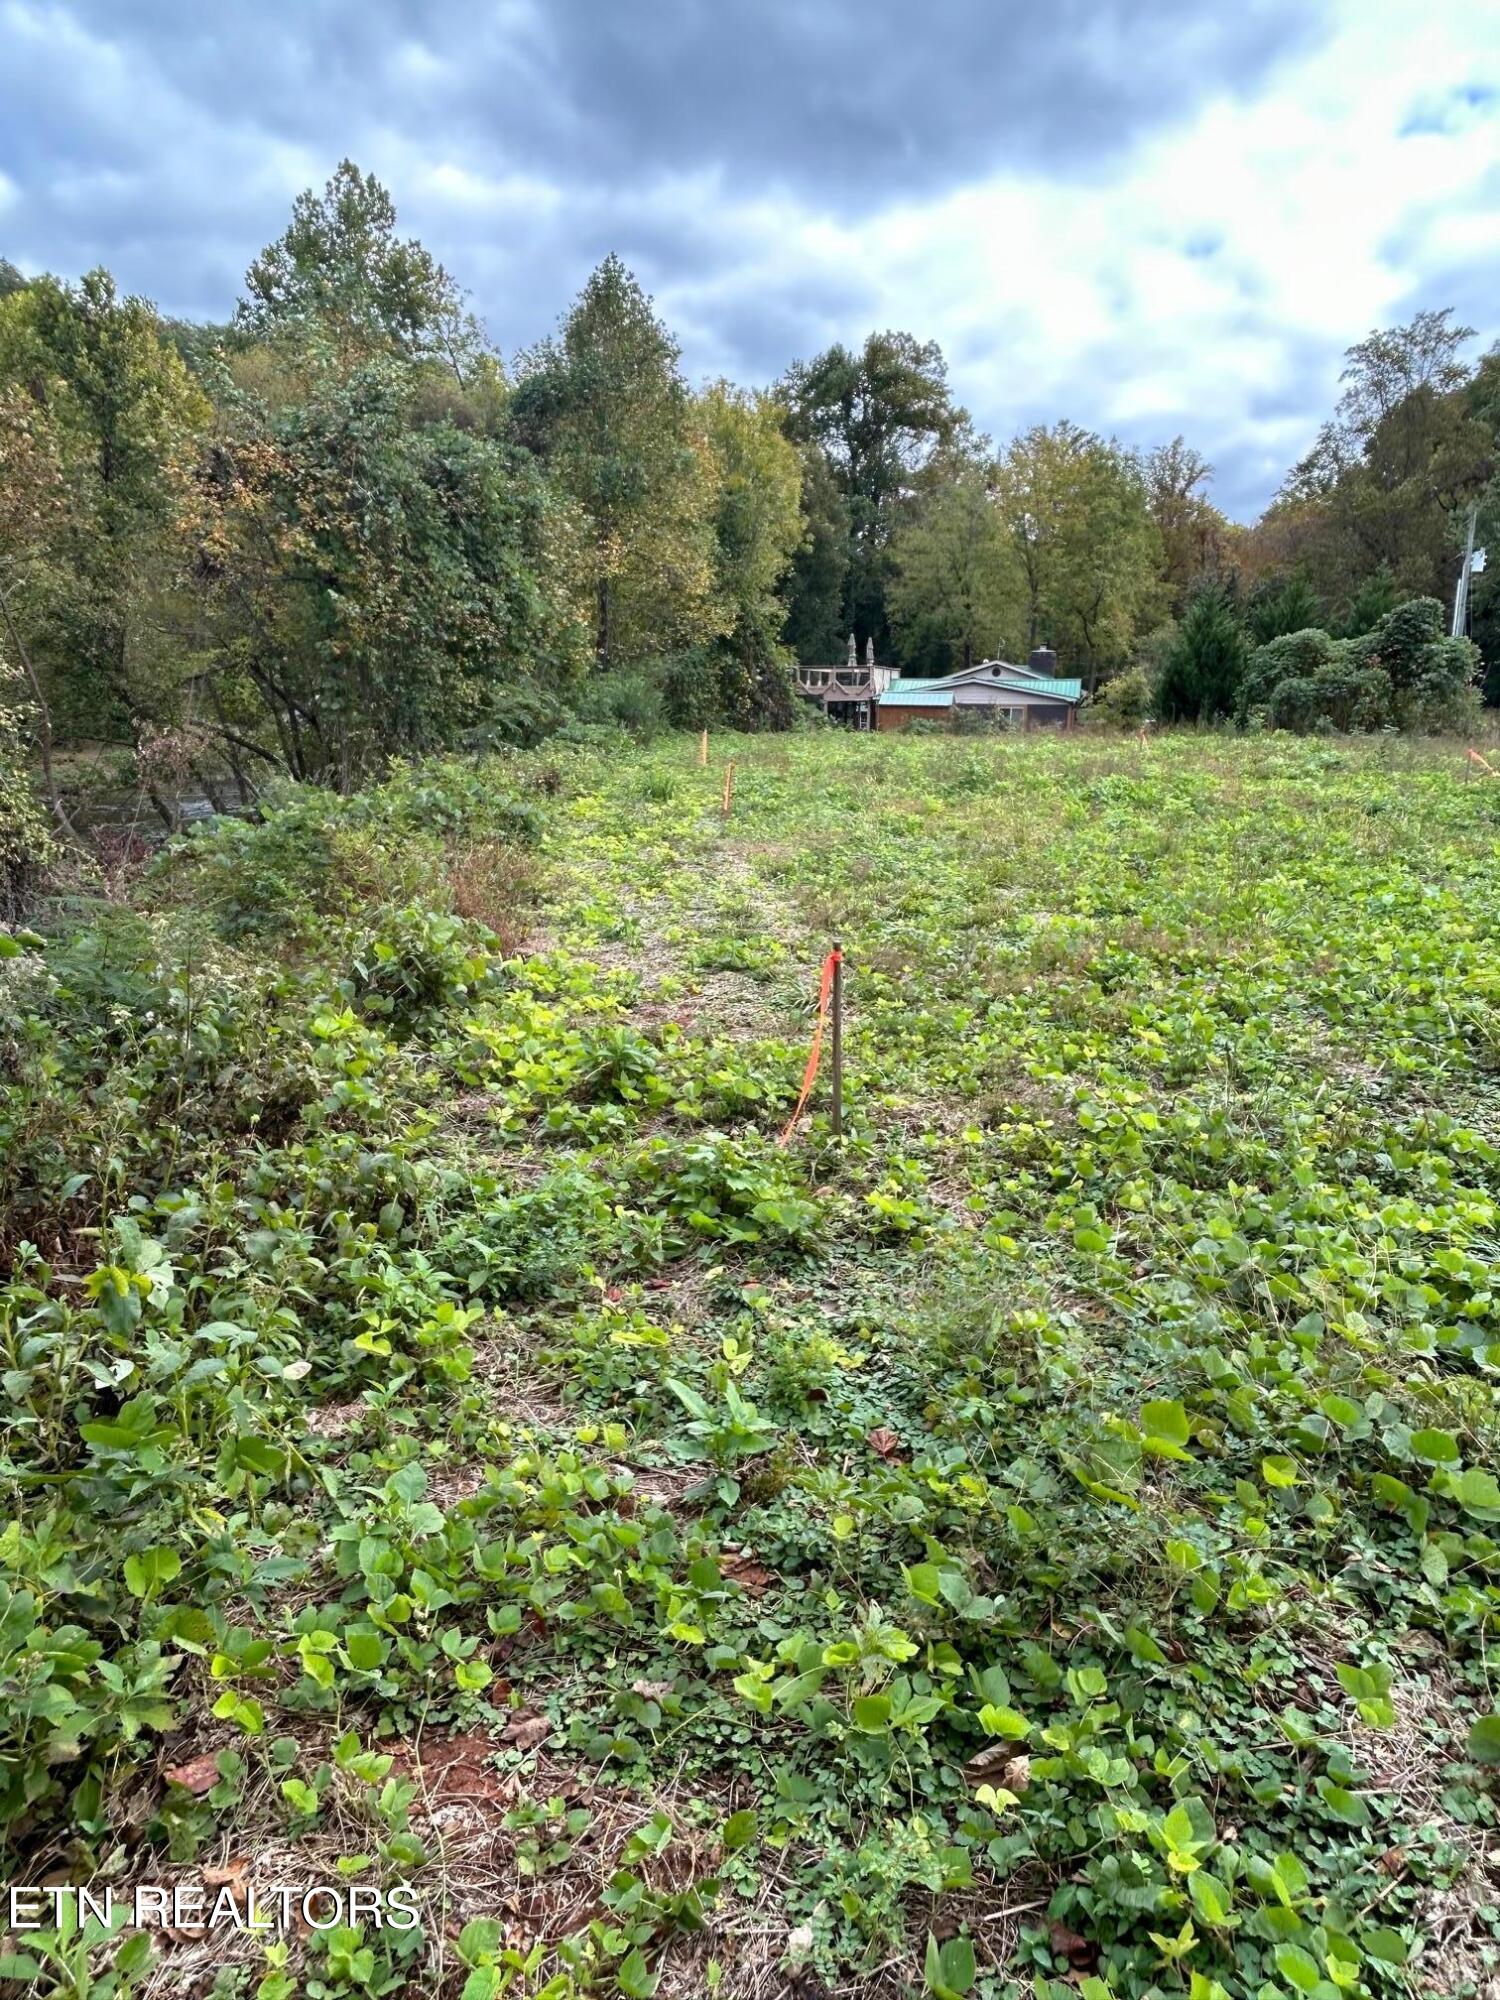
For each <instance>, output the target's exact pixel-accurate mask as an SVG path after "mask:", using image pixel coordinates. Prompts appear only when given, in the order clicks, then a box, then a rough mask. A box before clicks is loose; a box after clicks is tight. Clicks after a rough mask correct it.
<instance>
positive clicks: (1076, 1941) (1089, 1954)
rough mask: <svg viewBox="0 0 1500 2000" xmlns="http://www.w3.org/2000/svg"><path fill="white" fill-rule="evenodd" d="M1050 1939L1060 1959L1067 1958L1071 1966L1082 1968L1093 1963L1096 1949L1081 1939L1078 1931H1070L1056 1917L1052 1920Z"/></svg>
mask: <svg viewBox="0 0 1500 2000" xmlns="http://www.w3.org/2000/svg"><path fill="white" fill-rule="evenodd" d="M1049 1937H1050V1940H1051V1944H1052V1949H1053V1951H1054V1952H1056V1954H1057V1956H1058V1957H1059V1958H1065V1959H1066V1960H1067V1961H1068V1963H1069V1965H1074V1966H1079V1967H1082V1966H1085V1965H1088V1964H1089V1963H1090V1962H1091V1961H1092V1959H1093V1956H1094V1947H1093V1946H1092V1945H1091V1944H1090V1943H1089V1941H1088V1939H1087V1938H1085V1937H1080V1936H1079V1935H1078V1933H1077V1931H1070V1930H1069V1929H1068V1927H1067V1925H1066V1924H1061V1923H1059V1922H1058V1921H1057V1919H1056V1918H1055V1917H1054V1918H1053V1920H1052V1925H1051V1929H1050V1931H1049Z"/></svg>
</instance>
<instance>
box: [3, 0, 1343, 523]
mask: <svg viewBox="0 0 1500 2000" xmlns="http://www.w3.org/2000/svg"><path fill="white" fill-rule="evenodd" d="M1326 32H1327V23H1326V21H1325V19H1324V16H1323V14H1322V13H1321V11H1320V10H1319V9H1318V8H1309V7H1308V6H1307V5H1306V4H1305V0H1243V4H1237V5H1235V6H1233V7H1217V6H1207V5H1204V4H1203V0H1007V4H999V5H996V4H986V0H925V4H914V0H489V4H486V5H483V6H479V7H476V6H474V5H473V4H464V3H463V0H420V4H419V0H262V4H258V5H256V6H254V7H251V6H249V5H244V4H241V5H226V4H223V0H220V4H217V5H215V4H212V0H209V4H204V0H192V4H188V3H187V0H0V255H8V256H9V257H11V258H13V259H14V260H16V261H17V262H19V263H21V264H22V265H23V266H24V267H25V268H28V269H37V268H47V269H52V270H56V271H59V272H61V273H63V274H65V275H69V276H71V275H76V274H77V273H78V272H80V271H82V270H84V269H86V268H88V267H89V266H90V265H92V264H95V263H105V264H107V265H109V267H110V268H111V269H112V270H113V271H114V272H115V273H116V275H117V276H118V277H119V279H120V280H121V282H122V283H123V284H124V285H126V286H127V287H128V288H130V289H133V290H137V291H141V292H143V293H145V294H147V295H148V296H150V297H153V298H155V299H156V300H157V301H158V302H159V303H160V304H161V306H162V308H163V309H164V310H165V311H168V312H175V313H181V314H185V315H191V316H197V317H223V316H224V315H226V314H227V313H228V312H229V310H230V309H231V308H232V306H233V303H234V300H235V297H236V295H237V293H238V291H239V289H240V284H241V280H242V277H243V273H244V270H245V267H246V265H247V264H248V262H249V260H250V258H251V257H252V256H253V255H254V254H255V253H256V252H257V251H258V250H259V249H260V247H261V246H262V245H263V244H264V243H266V242H267V241H269V240H270V239H271V238H272V237H274V236H275V235H276V234H277V233H278V232H279V231H280V229H281V228H282V227H283V226H284V223H285V219H286V216H287V212H288V209H289V207H290V203H291V199H292V197H293V196H294V195H295V194H296V192H297V191H298V190H299V189H301V188H303V187H306V186H308V185H320V184H321V183H322V181H323V180H324V179H325V178H326V177H327V175H328V174H329V172H330V171H331V170H332V168H333V167H334V165H335V164H336V163H337V161H338V160H339V158H341V157H343V156H345V155H348V156H350V157H352V158H354V159H356V160H358V161H359V163H360V164H361V165H362V166H364V167H366V168H367V169H370V170H372V171H374V172H376V173H377V174H379V175H380V177H381V178H382V179H383V180H384V181H386V183H387V184H388V185H389V186H390V187H391V189H392V191H393V193H394V194H395V196H396V199H397V202H398V206H399V209H400V213H401V220H402V224H403V226H404V227H405V228H407V229H410V230H413V231H415V232H416V233H417V234H419V235H420V236H421V237H422V239H423V241H424V242H426V243H428V244H429V245H430V247H431V248H433V249H434V250H435V251H436V252H437V254H438V255H439V256H440V257H441V258H442V259H443V261H444V262H445V263H446V264H447V265H448V267H449V269H450V270H451V271H452V272H453V273H454V275H455V276H456V277H457V278H458V279H459V281H460V282H461V283H463V284H464V285H466V286H467V287H468V288H469V290H470V292H471V293H472V296H473V302H474V304H475V306H476V308H477V310H478V311H479V312H480V314H481V316H482V317H483V318H484V320H485V322H486V324H487V325H488V327H489V329H490V332H491V334H492V337H493V338H495V339H496V340H497V341H498V342H499V344H500V345H501V346H502V348H503V349H505V350H506V352H507V353H513V352H514V351H515V349H516V348H517V347H518V346H520V345H522V344H525V343H528V342H530V341H532V340H534V339H536V338H537V337H538V336H539V335H540V334H542V333H545V332H546V331H548V330H549V329H550V328H551V326H552V325H553V324H554V322H555V320H556V318H557V315H558V313H559V312H560V311H561V310H562V309H563V308H564V307H565V305H566V304H567V301H568V299H569V298H570V297H571V296H572V295H573V294H574V293H575V292H576V291H577V289H578V287H579V285H580V284H581V283H582V281H583V279H584V278H585V276H586V275H587V273H588V271H589V269H590V268H591V267H592V266H593V265H594V264H595V263H596V262H597V261H598V259H599V258H600V257H601V256H603V255H604V254H605V252H606V251H609V250H617V251H618V252H619V253H620V254H621V255H622V256H623V257H624V258H625V259H626V261H627V262H628V263H629V264H631V266H632V267H633V268H634V269H635V270H636V271H637V272H638V274H639V275H640V277H641V278H642V281H643V282H644V283H645V284H646V285H647V287H648V288H649V289H651V290H653V291H655V292H656V293H657V294H658V297H659V299H660V300H661V303H662V305H663V308H664V310H665V311H666V313H667V316H668V318H669V319H670V321H671V323H672V325H673V327H674V330H675V331H676V332H677V333H678V335H679V337H680V338H681V340H682V342H683V347H684V355H685V361H686V364H687V366H688V368H689V370H690V372H692V373H693V374H695V375H696V374H700V373H704V372H719V371H721V370H722V371H724V372H728V373H731V374H733V375H735V376H736V377H738V378H739V379H743V380H748V381H766V380H769V379H771V378H772V377H773V376H775V375H776V374H778V373H779V372H780V371H781V369H782V368H783V367H784V366H785V365H786V364H787V362H788V361H790V360H791V359H792V358H793V357H794V356H799V355H800V356H806V355H810V354H812V353H814V352H816V351H817V350H818V349H819V348H820V347H823V346H826V345H827V344H828V342H829V341H830V340H831V339H835V338H845V339H858V338H859V337H860V335H861V333H862V332H863V331H864V330H865V328H866V327H868V326H869V325H871V324H875V323H878V324H887V323H892V322H894V323H896V324H904V325H906V326H909V327H910V328H911V329H912V330H913V331H914V332H917V333H918V334H919V335H921V336H922V337H924V338H925V337H932V336H937V337H939V338H945V340H946V344H947V347H948V352H949V357H950V362H951V363H952V365H953V375H954V381H955V387H956V389H957V390H958V393H959V394H960V395H961V396H965V397H966V400H968V401H969V402H970V403H971V405H972V406H973V413H974V416H975V419H976V421H977V422H978V423H979V424H980V425H981V426H982V427H985V428H989V429H991V430H993V431H994V432H996V434H997V435H998V436H1000V437H1001V438H1003V437H1004V436H1006V435H1008V434H1009V431H1010V430H1011V429H1012V428H1013V427H1014V425H1015V424H1016V423H1017V422H1018V421H1022V420H1024V418H1025V416H1026V415H1027V414H1028V406H1029V400H1030V399H1029V392H1028V390H1027V388H1026V386H1025V385H1024V384H1016V385H1015V389H1014V393H1010V391H1009V390H1008V391H1007V401H1006V402H1005V404H1004V405H1003V406H1002V407H1001V408H986V407H985V406H984V398H983V395H982V394H980V395H976V394H974V393H973V392H972V390H970V389H969V388H967V387H966V382H965V379H964V368H965V363H967V362H972V363H974V372H973V373H972V374H971V376H970V380H971V381H974V382H976V383H977V382H980V381H982V380H983V379H985V377H986V376H987V375H988V377H989V378H990V379H993V378H994V368H993V365H992V366H991V367H990V368H988V369H986V367H985V365H984V364H985V362H986V361H988V362H990V363H991V364H993V362H994V358H995V354H996V352H997V351H998V349H999V348H1000V347H1003V345H1004V343H1005V340H1006V328H1007V326H1008V325H1009V324H1011V323H1012V312H1013V308H1014V305H1015V300H1014V299H1013V298H1010V299H1007V298H1003V297H997V298H995V300H994V302H993V311H992V312H991V313H990V314H989V315H988V324H987V332H986V333H983V334H979V335H976V334H975V333H974V331H973V328H972V326H971V327H969V328H967V329H965V328H962V327H959V326H954V327H952V328H951V329H950V328H947V327H945V326H943V325H941V324H932V323H929V315H930V314H931V313H932V311H933V306H932V302H931V300H930V299H929V297H928V295H927V293H926V290H925V288H924V286H923V283H922V279H921V276H920V275H915V276H911V275H909V277H908V281H907V286H908V287H909V290H910V293H911V296H910V297H909V300H908V298H907V297H906V295H905V294H906V289H907V288H906V287H900V286H897V287H896V288H894V289H893V286H892V284H891V282H890V276H889V272H888V271H886V270H884V269H883V268H881V266H882V263H883V259H884V255H885V245H886V241H887V234H888V232H887V227H886V219H887V218H888V217H890V216H892V215H893V214H895V213H896V212H897V211H908V212H909V211H911V210H914V209H920V207H921V205H922V204H923V203H929V202H933V201H937V200H940V199H941V198H942V197H944V196H946V195H949V194H951V193H953V192H954V191H956V190H959V189H963V188H967V187H972V186H974V185H976V184H977V183H980V182H983V181H984V180H985V179H986V177H988V176H991V175H993V174H996V173H1000V172H1010V173H1019V174H1024V175H1028V176H1033V177H1036V178H1037V179H1038V181H1039V182H1040V183H1041V184H1043V185H1051V186H1052V187H1053V188H1054V190H1055V189H1056V187H1057V186H1058V185H1061V186H1062V187H1063V188H1064V189H1076V190H1077V191H1078V196H1079V198H1080V199H1083V198H1084V197H1085V196H1086V194H1087V192H1088V191H1089V190H1091V189H1097V188H1098V187H1100V186H1101V185H1108V184H1109V182H1110V181H1111V180H1112V179H1113V178H1114V177H1116V176H1117V175H1123V174H1124V173H1125V172H1126V170H1127V167H1128V164H1129V161H1130V158H1131V156H1132V153H1133V152H1138V151H1139V149H1140V148H1141V147H1142V146H1143V145H1144V144H1146V143H1147V142H1148V141H1150V140H1151V139H1153V138H1154V137H1156V136H1157V135H1159V134H1162V133H1165V132H1167V131H1170V130H1171V129H1172V128H1173V127H1174V126H1176V125H1178V124H1181V123H1184V122H1185V121H1187V120H1189V119H1190V118H1191V117H1192V116H1194V115H1195V114H1196V113H1197V112H1198V111H1199V110H1200V109H1201V108H1202V107H1203V106H1204V104H1206V103H1208V102H1210V101H1219V102H1222V101H1231V102H1232V101H1234V100H1236V99H1254V98H1255V97H1256V94H1257V93H1258V92H1261V91H1263V90H1265V89H1266V88H1267V87H1268V84H1269V83H1271V82H1272V81H1273V78H1272V72H1273V70H1276V68H1277V66H1278V65H1285V64H1288V63H1291V62H1293V61H1294V60H1296V59H1298V58H1299V57H1302V56H1303V55H1305V54H1306V52H1307V51H1308V49H1309V48H1310V47H1313V46H1316V45H1317V44H1318V43H1319V42H1320V39H1321V38H1322V37H1323V36H1324V35H1325V34H1326ZM810 232H812V234H810ZM816 232H824V233H825V235H826V237H827V240H828V241H829V242H831V243H832V245H833V246H834V247H833V249H832V250H831V251H830V252H829V255H828V259H827V262H826V264H825V262H824V261H823V259H822V256H821V254H820V250H819V247H818V245H819V241H821V240H822V238H820V237H817V235H816ZM850 242H857V243H858V244H859V245H860V246H861V248H860V250H859V253H858V258H867V259H868V266H866V265H865V264H862V263H861V262H859V261H858V258H856V261H855V262H853V263H851V261H850V257H849V255H848V254H847V246H848V244H849V243H850ZM1219 250H1220V242H1219V233H1218V231H1217V228H1216V227H1215V226H1209V227H1207V228H1205V229H1204V230H1203V231H1202V232H1200V233H1199V234H1198V235H1197V236H1196V237H1195V238H1194V239H1193V241H1192V242H1191V243H1184V245H1183V246H1182V254H1183V256H1184V257H1185V258H1191V259H1194V260H1198V261H1204V260H1208V261H1211V260H1213V259H1214V258H1215V257H1216V256H1217V255H1218V253H1219ZM901 268H903V269H905V270H907V271H908V273H909V274H910V273H912V272H916V271H918V268H919V267H918V266H917V265H915V264H912V263H911V262H910V261H908V262H907V263H906V264H904V265H903V266H902V267H901ZM1095 276H1096V280H1097V282H1098V284H1099V286H1100V296H1101V297H1102V298H1103V299H1105V300H1106V301H1107V300H1108V299H1109V298H1111V297H1112V296H1113V293H1112V291H1111V286H1114V287H1115V289H1116V290H1118V292H1119V298H1120V303H1121V311H1120V314H1119V318H1118V342H1117V343H1116V344H1117V345H1118V348H1119V350H1120V353H1119V355H1116V354H1114V353H1113V352H1112V355H1111V359H1110V370H1109V371H1107V372H1106V373H1105V374H1104V375H1103V376H1100V375H1090V374H1089V373H1088V372H1087V370H1086V369H1085V370H1083V371H1081V372H1080V376H1079V380H1078V383H1077V390H1076V393H1075V392H1074V390H1073V389H1071V388H1070V389H1068V391H1067V395H1066V399H1065V401H1064V404H1063V407H1065V408H1067V409H1068V410H1069V411H1070V413H1071V414H1075V415H1077V416H1078V417H1079V418H1080V419H1081V420H1083V421H1085V422H1089V423H1092V424H1096V425H1098V427H1100V428H1104V429H1109V428H1114V427H1115V426H1112V425H1111V424H1110V423H1109V421H1108V418H1107V415H1106V414H1104V413H1103V411H1102V410H1101V408H1100V405H1101V402H1102V401H1105V400H1107V396H1108V393H1109V390H1110V388H1111V386H1112V385H1113V384H1114V383H1116V382H1118V381H1119V380H1120V379H1121V377H1120V374H1119V372H1118V368H1117V366H1116V363H1117V361H1118V360H1119V359H1121V358H1123V359H1124V365H1125V368H1126V369H1127V371H1128V369H1129V368H1130V366H1131V358H1130V357H1129V356H1128V355H1125V354H1124V350H1125V349H1126V348H1128V347H1129V346H1130V344H1131V342H1132V340H1133V339H1134V335H1135V330H1136V326H1137V325H1138V323H1139V314H1137V315H1136V316H1135V319H1134V320H1132V316H1131V315H1130V313H1128V312H1127V311H1126V310H1124V307H1125V303H1126V299H1127V291H1128V287H1125V286H1124V285H1123V284H1122V283H1121V282H1120V280H1119V279H1118V277H1117V276H1111V275H1110V274H1109V273H1107V272H1098V273H1096V274H1095ZM881 300H884V302H885V306H884V309H883V310H881V309H880V307H879V304H878V302H879V301H881ZM1249 309H1250V303H1249V301H1248V300H1247V310H1249ZM986 346H988V349H989V352H988V354H986V353H985V348H986ZM1290 377H1291V379H1290V383H1289V393H1290V394H1291V395H1292V396H1293V397H1296V396H1297V395H1299V394H1301V393H1303V390H1304V384H1303V382H1302V380H1301V370H1300V369H1299V368H1297V367H1296V366H1295V365H1294V366H1293V367H1292V369H1291V371H1290ZM1319 406H1326V398H1325V396H1324V395H1323V394H1322V393H1320V395H1319V397H1318V398H1317V401H1316V402H1315V404H1314V405H1313V406H1312V407H1319ZM1035 414H1036V415H1038V416H1039V417H1045V418H1046V419H1048V420H1052V419H1055V418H1056V416H1057V415H1058V414H1060V411H1059V408H1057V407H1049V408H1047V409H1045V410H1038V411H1036V413H1035ZM1185 419H1186V421H1185V422H1184V424H1183V426H1182V427H1183V428H1185V429H1187V430H1188V431H1189V432H1190V433H1192V432H1193V430H1194V425H1193V422H1192V411H1191V410H1188V411H1186V412H1185ZM1168 434H1169V433H1168ZM1203 442H1204V443H1205V445H1207V446H1209V447H1212V446H1213V445H1214V443H1215V441H1214V440H1213V439H1212V438H1209V439H1205V440H1203ZM1215 456H1217V457H1218V459H1219V462H1220V468H1221V482H1222V497H1223V498H1225V499H1226V500H1229V499H1230V496H1231V494H1233V496H1234V499H1235V501H1239V500H1241V499H1242V498H1243V497H1244V496H1251V495H1257V496H1259V497H1263V496H1264V494H1265V492H1266V491H1267V490H1268V480H1267V477H1266V475H1265V473H1264V469H1263V466H1262V464H1261V459H1262V457H1263V453H1262V452H1261V451H1259V450H1254V449H1251V448H1250V447H1249V446H1248V445H1246V444H1245V443H1244V440H1243V438H1242V437H1237V438H1236V439H1233V440H1230V442H1229V445H1228V447H1227V449H1226V447H1225V446H1224V445H1223V444H1222V443H1221V444H1220V446H1219V448H1218V449H1217V450H1216V451H1215ZM1279 469H1280V468H1279V467H1278V470H1279ZM1269 484H1274V480H1270V481H1269ZM1246 504H1248V500H1247V501H1246Z"/></svg>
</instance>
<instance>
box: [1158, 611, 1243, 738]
mask: <svg viewBox="0 0 1500 2000" xmlns="http://www.w3.org/2000/svg"><path fill="white" fill-rule="evenodd" d="M1248 650H1249V649H1248V646H1247V643H1246V639H1245V629H1244V627H1243V626H1242V625H1241V623H1240V621H1239V619H1238V618H1237V617H1236V616H1235V614H1234V610H1233V608H1232V606H1231V605H1230V602H1229V599H1228V596H1227V595H1226V593H1225V592H1224V590H1223V589H1222V588H1220V587H1219V586H1217V585H1214V584H1210V585H1207V586H1205V587H1204V588H1203V589H1201V590H1200V591H1199V592H1198V594H1197V596H1196V597H1195V598H1194V599H1193V600H1192V602H1191V603H1190V604H1189V605H1188V608H1187V610H1186V612H1185V613H1184V614H1183V618H1182V623H1181V624H1180V625H1179V626H1178V628H1177V635H1176V637H1175V639H1174V640H1173V642H1172V646H1171V649H1170V650H1169V652H1168V654H1167V657H1166V661H1165V663H1164V665H1163V667H1162V676H1161V684H1160V686H1159V687H1158V689H1157V694H1156V712H1157V714H1158V715H1159V716H1160V717H1161V719H1162V720H1163V721H1164V722H1216V721H1218V720H1219V719H1220V718H1221V717H1223V716H1226V715H1230V714H1232V713H1233V710H1234V706H1235V698H1236V696H1237V694H1238V692H1239V685H1240V680H1241V677H1242V676H1243V674H1244V671H1245V661H1246V656H1247V653H1248Z"/></svg>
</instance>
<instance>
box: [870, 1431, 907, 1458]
mask: <svg viewBox="0 0 1500 2000" xmlns="http://www.w3.org/2000/svg"><path fill="white" fill-rule="evenodd" d="M865 1443H866V1444H867V1445H869V1447H870V1449H871V1451H877V1452H879V1454H880V1456H881V1457H882V1458H884V1459H898V1458H900V1457H901V1456H902V1450H901V1440H900V1438H898V1437H897V1435H896V1433H895V1432H894V1431H893V1430H889V1429H887V1427H886V1426H885V1425H884V1424H877V1425H876V1426H875V1429H874V1430H872V1431H871V1432H870V1433H869V1435H868V1436H867V1437H866V1439H865Z"/></svg>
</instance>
